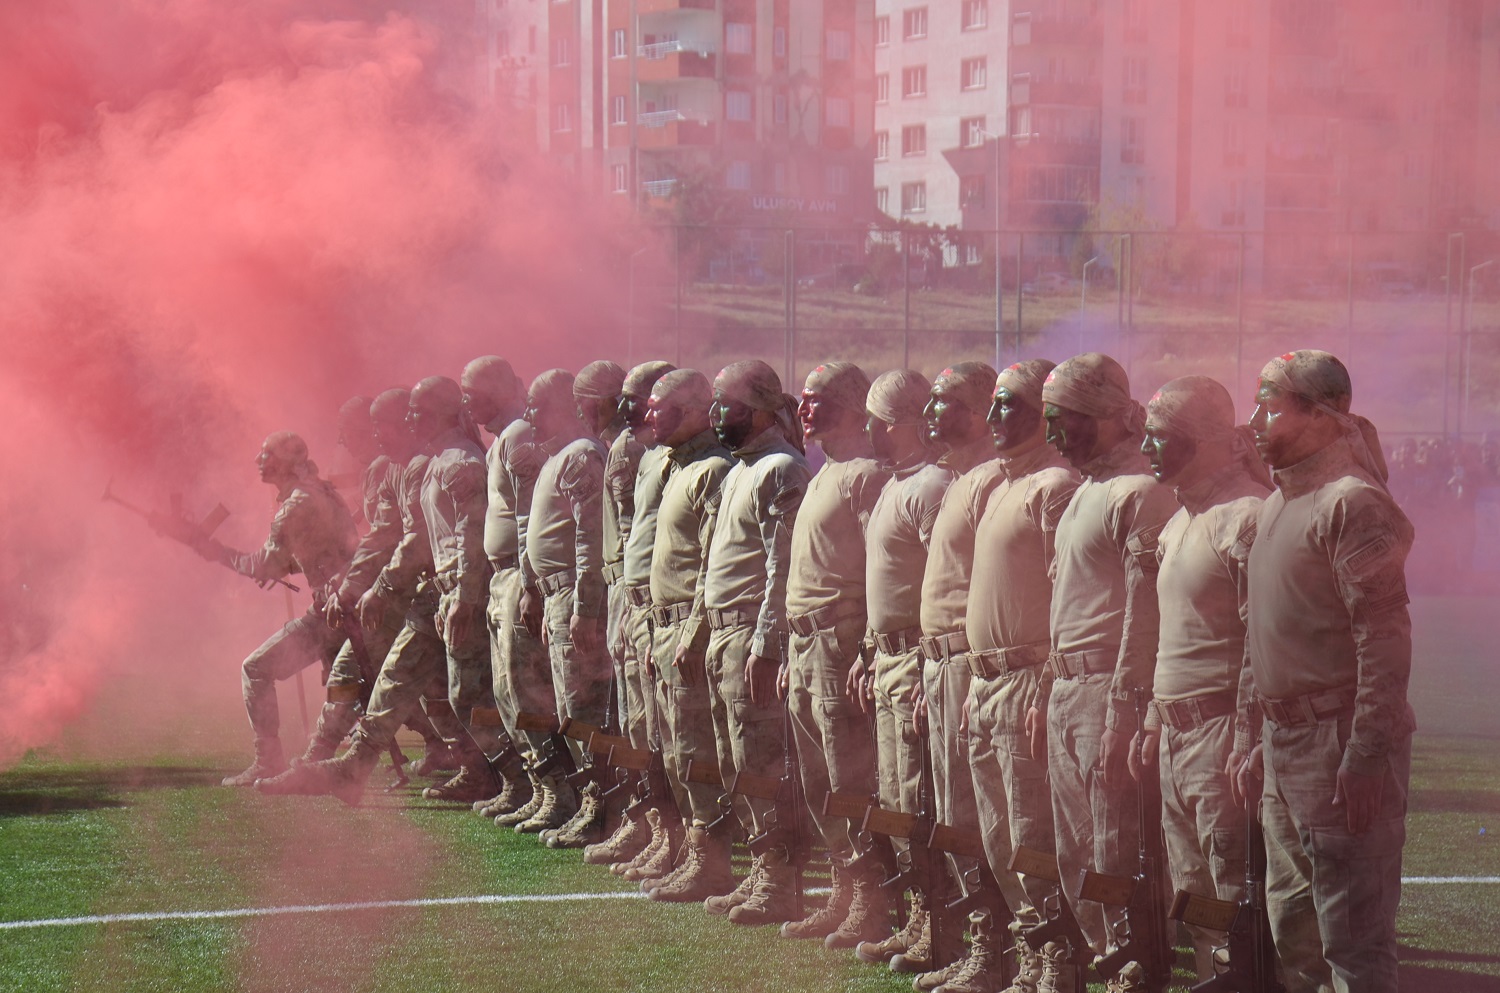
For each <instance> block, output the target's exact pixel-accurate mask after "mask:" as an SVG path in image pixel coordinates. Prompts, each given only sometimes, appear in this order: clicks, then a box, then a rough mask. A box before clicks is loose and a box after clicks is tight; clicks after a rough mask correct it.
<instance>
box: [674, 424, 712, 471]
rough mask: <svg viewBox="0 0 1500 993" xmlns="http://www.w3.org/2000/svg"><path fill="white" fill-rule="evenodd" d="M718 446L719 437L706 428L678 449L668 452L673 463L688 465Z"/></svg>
mask: <svg viewBox="0 0 1500 993" xmlns="http://www.w3.org/2000/svg"><path fill="white" fill-rule="evenodd" d="M718 444H719V436H718V435H717V434H714V429H713V428H705V429H703V430H702V431H699V432H698V433H697V434H695V435H693V436H692V437H691V438H689V439H688V440H687V441H684V442H683V443H682V444H680V445H678V446H677V447H675V448H671V449H668V452H669V454H670V455H671V458H672V461H674V462H676V463H677V464H678V465H687V464H688V463H689V462H693V461H695V460H696V459H697V458H698V456H700V455H702V454H703V453H704V452H706V451H708V450H709V449H710V448H713V447H715V446H717V445H718Z"/></svg>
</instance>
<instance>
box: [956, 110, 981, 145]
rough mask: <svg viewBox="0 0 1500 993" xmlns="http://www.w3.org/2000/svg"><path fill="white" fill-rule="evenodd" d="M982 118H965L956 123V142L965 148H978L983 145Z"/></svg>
mask: <svg viewBox="0 0 1500 993" xmlns="http://www.w3.org/2000/svg"><path fill="white" fill-rule="evenodd" d="M984 121H985V119H984V118H983V117H965V118H964V119H963V120H961V121H959V122H958V140H959V143H960V144H962V145H963V147H965V148H978V147H979V146H980V145H983V144H984V139H985V134H986V129H985V126H984Z"/></svg>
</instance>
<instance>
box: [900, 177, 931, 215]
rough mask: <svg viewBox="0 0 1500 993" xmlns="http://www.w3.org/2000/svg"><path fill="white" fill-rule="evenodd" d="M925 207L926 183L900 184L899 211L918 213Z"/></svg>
mask: <svg viewBox="0 0 1500 993" xmlns="http://www.w3.org/2000/svg"><path fill="white" fill-rule="evenodd" d="M926 209H927V184H926V183H902V184H901V213H903V214H919V213H921V212H922V211H924V210H926Z"/></svg>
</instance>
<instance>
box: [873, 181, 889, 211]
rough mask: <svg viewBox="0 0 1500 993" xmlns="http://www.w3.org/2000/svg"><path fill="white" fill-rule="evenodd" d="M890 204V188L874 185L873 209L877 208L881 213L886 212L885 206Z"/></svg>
mask: <svg viewBox="0 0 1500 993" xmlns="http://www.w3.org/2000/svg"><path fill="white" fill-rule="evenodd" d="M890 205H891V191H890V189H889V188H887V187H884V186H877V187H875V209H876V210H878V211H880V212H881V213H882V214H884V213H886V212H887V208H888V207H890Z"/></svg>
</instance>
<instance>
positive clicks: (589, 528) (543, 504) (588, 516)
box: [517, 435, 607, 617]
mask: <svg viewBox="0 0 1500 993" xmlns="http://www.w3.org/2000/svg"><path fill="white" fill-rule="evenodd" d="M541 447H542V449H543V450H544V451H546V452H548V453H549V455H548V458H547V461H546V462H545V463H543V464H542V469H541V472H540V473H538V474H537V479H536V484H535V486H534V487H533V489H532V494H531V512H530V513H529V514H528V515H527V516H526V517H525V518H524V519H520V520H518V522H517V523H518V527H517V531H518V533H519V542H520V546H521V555H522V568H523V569H524V570H527V574H528V579H530V580H531V584H532V585H534V583H535V581H536V580H541V579H548V578H550V577H552V576H556V575H558V574H560V573H565V572H567V571H569V570H572V572H573V583H574V586H573V592H574V602H573V613H574V614H575V615H576V616H578V617H603V616H604V610H605V602H604V575H603V567H604V559H603V542H604V511H603V498H604V459H605V456H606V454H607V452H606V450H605V447H604V443H603V442H601V441H600V440H599V439H598V438H595V437H592V436H584V437H572V438H569V437H567V436H566V435H562V436H559V437H557V438H554V439H552V440H551V441H546V442H543V443H542V446H541ZM533 577H534V578H533Z"/></svg>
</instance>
